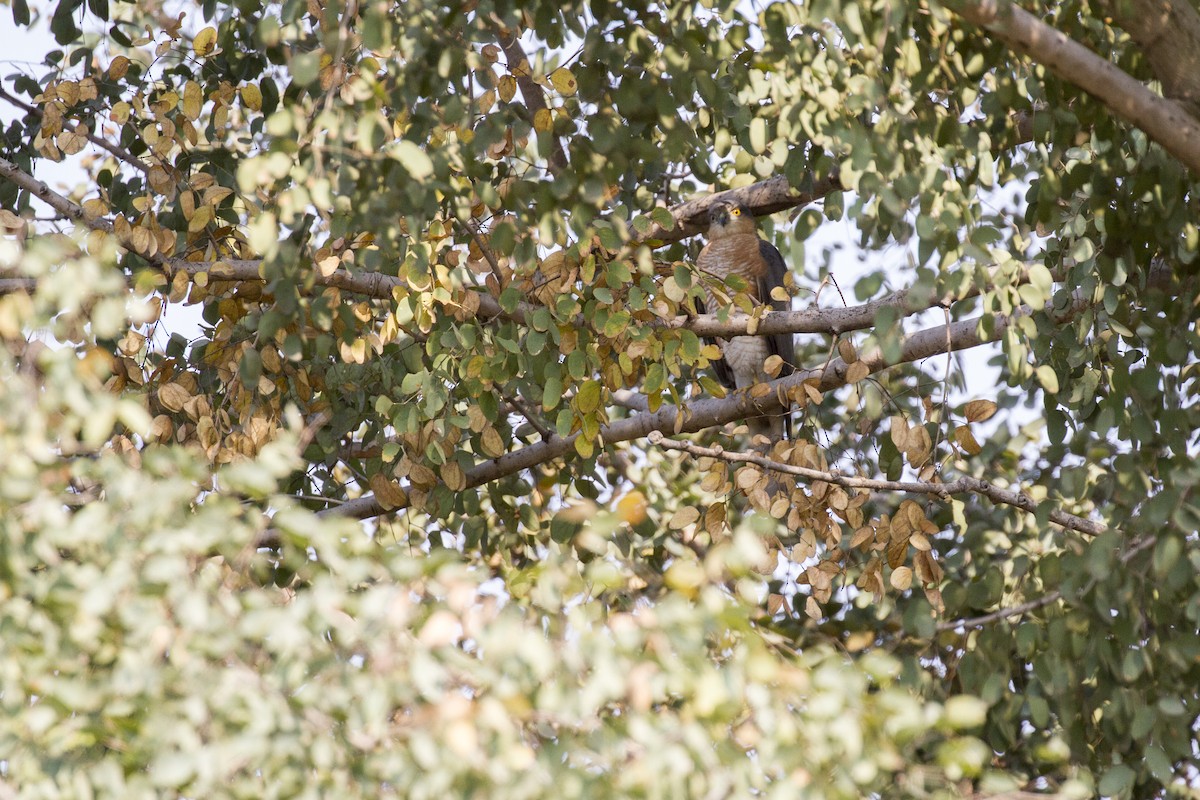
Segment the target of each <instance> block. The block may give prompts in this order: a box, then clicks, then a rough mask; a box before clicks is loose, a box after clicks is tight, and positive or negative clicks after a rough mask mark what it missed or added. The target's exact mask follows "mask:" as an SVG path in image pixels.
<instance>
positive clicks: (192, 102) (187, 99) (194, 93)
mask: <svg viewBox="0 0 1200 800" xmlns="http://www.w3.org/2000/svg"><path fill="white" fill-rule="evenodd" d="M203 105H204V93H203V92H202V91H201V90H200V84H198V83H196V82H195V81H188V82H187V83H186V84H185V85H184V87H183V115H184V116H185V117H187V118H188V119H190V120H197V119H199V118H200V109H201V107H203Z"/></svg>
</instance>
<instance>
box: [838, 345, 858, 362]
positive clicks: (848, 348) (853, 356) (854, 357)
mask: <svg viewBox="0 0 1200 800" xmlns="http://www.w3.org/2000/svg"><path fill="white" fill-rule="evenodd" d="M838 355H840V356H841V357H842V361H845V362H846V363H847V364H853V363H855V362H856V361H858V351H857V350H855V349H854V342H852V341H850V340H849V339H842V340H840V341H839V342H838Z"/></svg>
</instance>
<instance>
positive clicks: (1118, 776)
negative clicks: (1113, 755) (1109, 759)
mask: <svg viewBox="0 0 1200 800" xmlns="http://www.w3.org/2000/svg"><path fill="white" fill-rule="evenodd" d="M1136 778H1137V773H1136V772H1134V771H1133V770H1132V769H1130V768H1129V767H1127V766H1126V765H1124V764H1117V765H1116V766H1114V767H1110V768H1109V769H1108V770H1107V771H1106V772H1105V773H1104V775H1103V776H1102V777H1101V778H1100V784H1099V786H1097V789H1098V790H1099V792H1100V794H1102V795H1107V796H1109V797H1119V796H1121V795H1123V794H1125V793H1126V792H1128V791H1129V790H1130V789H1132V788H1133V782H1134V779H1136Z"/></svg>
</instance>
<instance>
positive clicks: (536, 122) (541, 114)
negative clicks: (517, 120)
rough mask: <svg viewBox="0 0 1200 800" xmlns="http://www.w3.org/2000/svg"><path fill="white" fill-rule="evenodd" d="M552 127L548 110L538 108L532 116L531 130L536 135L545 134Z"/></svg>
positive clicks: (552, 123) (551, 119) (552, 122)
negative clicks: (536, 133) (534, 131)
mask: <svg viewBox="0 0 1200 800" xmlns="http://www.w3.org/2000/svg"><path fill="white" fill-rule="evenodd" d="M553 127H554V118H553V117H552V116H551V114H550V109H548V108H539V109H538V111H537V113H536V114H534V115H533V128H534V130H536V131H537V132H538V133H546V132H548V131H549V130H550V129H551V128H553Z"/></svg>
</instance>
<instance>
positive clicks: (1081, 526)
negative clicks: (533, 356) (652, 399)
mask: <svg viewBox="0 0 1200 800" xmlns="http://www.w3.org/2000/svg"><path fill="white" fill-rule="evenodd" d="M649 439H650V443H651V444H653V445H656V446H658V447H661V448H663V449H664V450H675V451H677V452H681V453H688V454H689V455H693V456H698V457H700V458H717V459H720V460H722V461H728V462H731V463H747V464H755V465H757V466H760V467H763V468H764V469H769V470H772V471H774V472H781V473H784V474H785V475H794V476H796V477H798V478H804V479H805V480H807V481H824V482H826V483H834V484H837V485H838V486H845V487H846V488H848V489H870V490H872V491H881V492H906V493H908V494H925V495H934V496H936V497H940V498H942V499H946V498H948V497H950V496H951V495H956V494H976V495H980V496H983V497H986V498H988V499H989V500H991V501H992V502H993V503H997V504H999V505H1008V506H1014V507H1016V508H1019V509H1021V510H1022V511H1026V512H1028V513H1030V514H1034V513H1036V512H1037V507H1038V503H1037V501H1036V500H1034V499H1033V498H1032V497H1030V496H1029V495H1027V494H1024V493H1023V492H1014V491H1012V490H1010V489H1001V488H1000V487H998V486H993V485H992V484H990V483H988V482H987V481H984V480H980V479H979V478H972V477H970V476H963V477H960V478H956V479H954V480H952V481H950V482H948V483H933V482H931V481H888V480H876V479H873V478H863V477H860V476H858V475H846V474H845V473H841V472H827V471H825V470H819V469H809V468H807V467H797V466H792V465H791V464H783V463H780V462H778V461H772V460H771V459H769V458H765V457H764V456H760V455H753V454H750V453H737V452H733V453H731V452H727V451H726V450H724V449H723V448H721V447H702V446H700V445H697V444H694V443H692V442H684V441H677V440H675V439H668V438H666V437H665V436H663V434H662V433H660V432H659V431H652V432H651V433H650V436H649ZM1050 521H1051V522H1053V523H1055V524H1056V525H1061V526H1062V527H1064V528H1069V529H1070V530H1073V531H1079V532H1080V533H1083V534H1086V535H1088V536H1099V535H1100V534H1102V533H1104V531H1105V527H1104V525H1102V524H1100V523H1098V522H1094V521H1092V520H1089V519H1084V518H1083V517H1080V516H1076V515H1075V514H1068V513H1067V512H1065V511H1060V510H1058V509H1055V510H1053V511H1051V512H1050Z"/></svg>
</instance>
